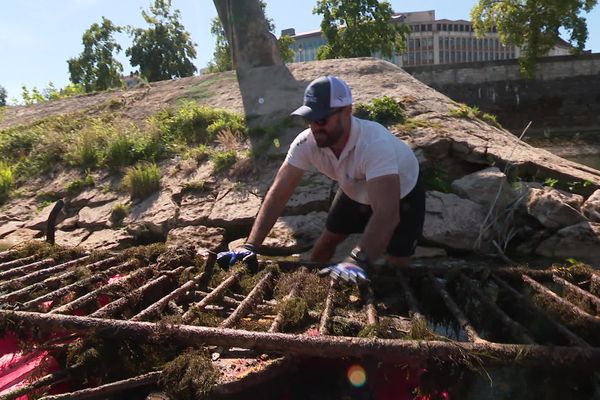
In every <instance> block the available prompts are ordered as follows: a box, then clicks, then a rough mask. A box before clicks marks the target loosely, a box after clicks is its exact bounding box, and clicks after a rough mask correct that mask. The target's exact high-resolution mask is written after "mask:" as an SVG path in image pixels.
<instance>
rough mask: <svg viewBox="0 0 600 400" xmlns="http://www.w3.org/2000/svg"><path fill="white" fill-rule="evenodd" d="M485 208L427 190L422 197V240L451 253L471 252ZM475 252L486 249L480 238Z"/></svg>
mask: <svg viewBox="0 0 600 400" xmlns="http://www.w3.org/2000/svg"><path fill="white" fill-rule="evenodd" d="M485 216H486V209H485V208H484V207H483V206H482V205H480V204H477V203H475V202H474V201H471V200H467V199H462V198H460V197H458V196H457V195H455V194H453V193H442V192H437V191H429V192H427V196H426V209H425V224H424V226H423V238H424V239H425V240H426V241H427V242H430V243H433V244H435V245H436V246H439V247H444V248H448V249H454V250H468V251H472V250H474V249H475V245H476V242H477V239H478V238H479V230H480V227H481V226H482V224H483V222H484V219H485ZM481 243H482V245H481V246H480V248H479V250H487V249H488V247H489V244H488V241H487V240H486V238H485V237H484V238H483V240H482V241H481Z"/></svg>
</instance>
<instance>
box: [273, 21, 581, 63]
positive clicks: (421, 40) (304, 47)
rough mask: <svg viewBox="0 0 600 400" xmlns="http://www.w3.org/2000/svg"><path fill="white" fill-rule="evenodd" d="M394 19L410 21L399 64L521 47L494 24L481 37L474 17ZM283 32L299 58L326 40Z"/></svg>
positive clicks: (494, 55) (487, 57) (310, 56)
mask: <svg viewBox="0 0 600 400" xmlns="http://www.w3.org/2000/svg"><path fill="white" fill-rule="evenodd" d="M393 19H394V22H396V23H404V24H406V25H408V26H409V27H410V30H411V33H410V34H409V36H408V40H407V50H406V52H405V53H404V54H396V55H394V56H393V57H392V59H391V60H390V61H391V62H393V63H394V64H396V65H399V66H415V65H432V64H450V63H461V62H472V61H492V60H507V59H514V58H518V57H519V56H520V49H519V48H518V47H516V46H504V45H503V44H502V43H500V37H499V35H498V32H497V31H496V29H495V28H494V29H491V30H490V31H488V32H487V34H486V35H485V37H484V38H478V37H477V36H476V35H475V32H474V31H473V25H472V24H471V21H467V20H456V21H453V20H448V19H438V20H436V19H435V11H434V10H429V11H416V12H406V13H398V14H396V15H395V16H394V17H393ZM281 34H282V35H286V34H287V35H290V36H292V38H293V39H294V43H293V45H292V49H293V50H294V52H295V55H296V56H295V59H294V61H296V62H298V61H312V60H316V58H317V49H318V48H319V47H320V46H322V45H324V44H326V43H327V40H326V39H325V38H324V37H323V36H322V34H321V31H320V30H315V31H310V32H305V33H300V34H297V35H296V32H295V30H294V29H286V30H284V31H282V32H281ZM569 49H570V48H569V46H568V44H566V43H565V42H563V43H559V44H558V45H557V46H555V47H554V48H553V49H552V50H551V51H550V53H549V54H548V55H566V54H570V53H569Z"/></svg>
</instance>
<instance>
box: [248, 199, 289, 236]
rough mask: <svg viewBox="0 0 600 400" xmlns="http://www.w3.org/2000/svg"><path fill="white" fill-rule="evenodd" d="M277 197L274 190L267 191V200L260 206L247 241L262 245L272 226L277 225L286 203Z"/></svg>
mask: <svg viewBox="0 0 600 400" xmlns="http://www.w3.org/2000/svg"><path fill="white" fill-rule="evenodd" d="M276 197H277V194H276V193H274V192H273V191H272V190H271V191H269V192H268V193H267V196H266V197H265V200H264V201H263V203H262V205H261V206H260V210H259V211H258V215H257V216H256V220H255V221H254V225H252V230H251V231H250V235H248V240H247V241H246V242H247V243H251V244H253V245H255V246H260V245H261V243H262V242H263V241H264V240H265V238H266V237H267V235H268V234H269V232H270V231H271V228H273V225H275V221H277V218H279V216H280V215H281V213H282V212H283V209H284V207H285V204H286V203H285V202H282V201H281V199H277V198H276Z"/></svg>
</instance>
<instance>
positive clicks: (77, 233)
mask: <svg viewBox="0 0 600 400" xmlns="http://www.w3.org/2000/svg"><path fill="white" fill-rule="evenodd" d="M91 234H92V233H91V232H90V231H88V230H87V229H85V228H79V229H75V230H73V231H69V232H66V231H61V230H59V231H56V239H55V242H56V244H58V245H60V246H65V247H77V246H79V245H81V243H83V242H84V241H85V240H86V239H87V238H88V237H89V236H90V235H91Z"/></svg>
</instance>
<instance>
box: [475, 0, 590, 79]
mask: <svg viewBox="0 0 600 400" xmlns="http://www.w3.org/2000/svg"><path fill="white" fill-rule="evenodd" d="M596 4H597V0H581V1H565V0H544V1H541V0H479V1H478V2H477V4H476V5H475V6H474V7H473V9H472V10H471V20H472V21H473V28H474V29H475V32H476V33H477V34H478V35H479V36H484V34H485V32H487V31H488V30H490V29H491V28H492V27H496V28H497V29H498V33H499V35H500V40H501V41H502V43H504V44H510V45H515V46H519V47H521V48H522V49H523V55H522V56H521V59H520V63H521V70H522V71H523V73H524V74H525V76H528V77H532V76H533V73H534V72H535V64H536V61H537V60H538V59H539V58H540V57H543V56H544V55H545V54H546V53H547V52H548V51H549V50H550V49H552V47H553V46H554V45H555V44H556V42H557V40H558V39H559V31H560V30H563V31H566V32H570V38H569V39H568V40H569V42H570V43H571V45H574V46H575V48H574V51H575V52H580V51H582V50H583V48H584V46H585V41H586V39H587V37H588V30H587V24H586V19H585V17H584V16H582V15H581V14H582V13H583V12H586V13H587V12H590V11H591V9H592V8H593V7H594V6H595V5H596Z"/></svg>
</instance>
